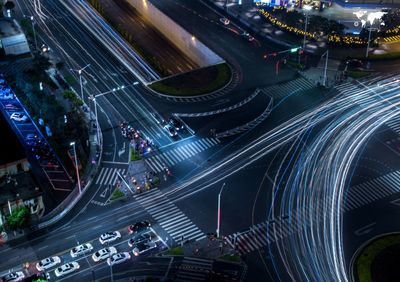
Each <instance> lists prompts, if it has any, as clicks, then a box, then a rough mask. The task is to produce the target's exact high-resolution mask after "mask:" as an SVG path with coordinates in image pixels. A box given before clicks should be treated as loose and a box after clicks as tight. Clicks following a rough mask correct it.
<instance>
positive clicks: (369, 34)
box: [365, 26, 372, 58]
mask: <svg viewBox="0 0 400 282" xmlns="http://www.w3.org/2000/svg"><path fill="white" fill-rule="evenodd" d="M371 31H372V27H371V26H370V27H369V28H368V42H367V50H366V52H365V58H368V53H369V43H370V42H371Z"/></svg>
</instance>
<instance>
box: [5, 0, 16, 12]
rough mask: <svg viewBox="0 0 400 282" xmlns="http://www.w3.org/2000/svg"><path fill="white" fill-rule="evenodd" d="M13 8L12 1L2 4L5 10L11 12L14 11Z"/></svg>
mask: <svg viewBox="0 0 400 282" xmlns="http://www.w3.org/2000/svg"><path fill="white" fill-rule="evenodd" d="M14 7H15V4H14V2H12V1H7V2H6V3H5V4H4V8H5V9H6V10H12V9H14Z"/></svg>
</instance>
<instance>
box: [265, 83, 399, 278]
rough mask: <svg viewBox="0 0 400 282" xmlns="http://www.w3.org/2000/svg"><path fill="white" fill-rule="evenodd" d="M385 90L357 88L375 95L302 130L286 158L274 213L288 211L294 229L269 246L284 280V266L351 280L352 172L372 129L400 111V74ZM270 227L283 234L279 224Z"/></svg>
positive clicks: (296, 272)
mask: <svg viewBox="0 0 400 282" xmlns="http://www.w3.org/2000/svg"><path fill="white" fill-rule="evenodd" d="M363 88H364V87H363ZM382 90H383V88H382V87H380V86H376V87H373V88H371V89H365V88H364V89H363V90H360V91H359V92H358V93H357V92H356V93H354V94H353V96H358V95H361V93H362V92H365V93H369V95H370V97H371V98H372V100H370V101H368V102H364V103H362V105H361V106H358V105H353V106H352V107H348V108H346V109H343V110H342V111H339V112H338V115H337V116H335V117H334V119H333V120H331V121H330V122H329V123H328V125H327V126H325V127H324V129H323V130H319V131H318V133H317V134H316V136H314V137H312V133H314V134H315V132H313V130H312V127H311V128H310V129H309V130H307V131H304V132H302V134H300V135H299V136H298V137H297V139H296V142H294V143H293V145H292V147H291V150H289V151H290V153H289V152H288V154H287V155H286V157H285V159H284V161H283V162H282V165H281V167H280V170H279V172H278V175H279V177H277V178H276V179H275V183H276V186H275V187H274V196H275V199H274V200H275V204H274V205H273V208H272V209H271V210H270V212H269V216H270V217H271V218H274V217H275V216H280V215H288V220H289V225H291V226H295V228H292V229H293V230H295V232H292V234H291V235H290V236H287V237H286V238H282V240H276V241H277V245H276V246H270V248H269V249H270V252H271V254H273V255H272V256H271V257H272V258H273V261H274V267H275V272H276V275H277V276H278V277H280V278H281V279H280V280H281V281H283V280H285V278H284V277H285V276H280V273H282V271H283V270H285V271H286V272H288V273H289V275H290V277H291V279H292V280H295V281H297V280H299V281H348V280H349V277H348V275H349V274H348V272H347V267H346V261H345V257H344V250H343V230H342V229H343V227H342V221H343V212H342V211H343V205H344V203H343V200H344V194H345V192H346V188H347V186H348V176H349V174H350V173H351V169H352V166H353V165H354V160H355V158H356V157H357V156H358V154H359V153H360V150H361V149H362V147H363V146H364V145H365V143H366V142H367V141H368V139H369V138H370V137H371V135H372V134H373V133H374V132H375V131H376V130H377V129H378V128H379V127H381V126H382V125H383V124H384V123H385V122H387V121H388V120H390V119H392V118H393V117H395V116H396V115H399V114H400V108H399V106H400V90H399V84H398V80H395V83H391V87H390V88H387V89H386V90H383V91H382ZM325 114H326V113H324V112H320V113H318V114H316V115H315V116H314V117H313V118H312V120H313V122H312V123H318V122H320V121H321V119H325ZM293 156H295V158H294V157H293ZM288 164H289V165H290V168H288ZM283 180H285V181H286V182H285V184H283V183H284V182H283ZM270 228H272V229H273V230H272V231H273V232H274V234H275V236H276V239H278V237H279V234H278V230H277V229H278V226H275V225H272V226H271V227H270ZM277 252H278V254H279V255H278V256H277V255H276V253H277Z"/></svg>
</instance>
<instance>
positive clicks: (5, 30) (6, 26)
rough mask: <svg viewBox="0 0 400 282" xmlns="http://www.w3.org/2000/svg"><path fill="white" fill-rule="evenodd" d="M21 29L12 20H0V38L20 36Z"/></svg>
mask: <svg viewBox="0 0 400 282" xmlns="http://www.w3.org/2000/svg"><path fill="white" fill-rule="evenodd" d="M21 33H22V30H21V27H20V26H19V25H18V24H17V22H16V21H14V20H9V19H2V20H0V38H5V37H9V36H13V35H17V34H21Z"/></svg>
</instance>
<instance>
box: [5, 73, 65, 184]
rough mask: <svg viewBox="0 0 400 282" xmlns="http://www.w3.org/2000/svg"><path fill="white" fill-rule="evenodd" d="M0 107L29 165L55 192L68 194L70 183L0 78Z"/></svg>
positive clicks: (50, 149)
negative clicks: (20, 144) (18, 139)
mask: <svg viewBox="0 0 400 282" xmlns="http://www.w3.org/2000/svg"><path fill="white" fill-rule="evenodd" d="M0 108H1V111H2V113H3V115H4V116H5V118H6V119H7V120H8V121H9V122H10V124H12V127H13V129H14V131H15V132H16V133H17V135H18V136H19V138H20V140H22V145H23V146H24V148H25V150H26V154H27V157H28V160H29V162H30V164H31V165H38V167H40V168H41V171H42V172H43V173H44V175H45V177H46V178H47V180H48V181H49V183H50V186H51V187H52V188H53V189H54V190H55V191H57V190H58V191H66V192H69V191H72V190H73V185H72V184H73V182H72V178H71V176H70V175H69V174H68V172H67V171H66V169H65V168H64V166H63V165H62V163H61V162H60V160H59V158H58V157H57V155H56V154H55V152H54V151H53V149H52V148H51V147H50V145H49V143H48V141H47V140H46V138H45V136H43V134H42V133H41V131H40V130H39V128H38V126H37V125H36V124H35V123H34V121H33V120H32V118H31V117H30V115H29V113H28V112H27V111H26V109H25V108H24V106H23V105H22V103H21V102H20V101H19V99H18V97H17V96H16V95H15V93H14V91H13V90H12V89H11V88H10V87H9V86H8V84H7V82H6V81H5V80H4V79H3V78H1V77H0Z"/></svg>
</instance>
